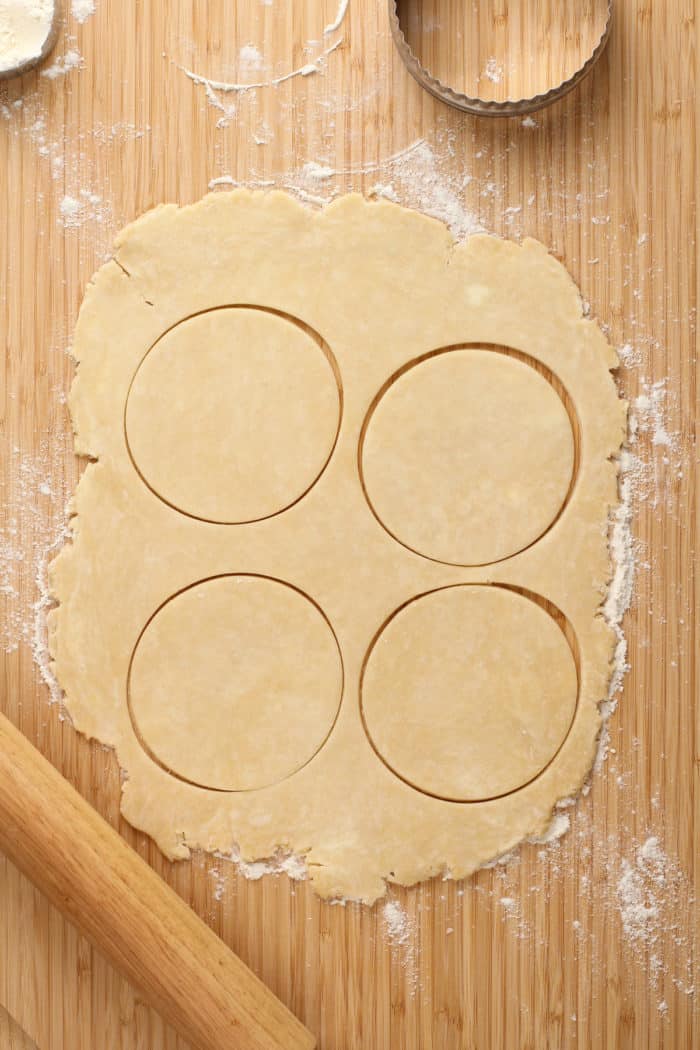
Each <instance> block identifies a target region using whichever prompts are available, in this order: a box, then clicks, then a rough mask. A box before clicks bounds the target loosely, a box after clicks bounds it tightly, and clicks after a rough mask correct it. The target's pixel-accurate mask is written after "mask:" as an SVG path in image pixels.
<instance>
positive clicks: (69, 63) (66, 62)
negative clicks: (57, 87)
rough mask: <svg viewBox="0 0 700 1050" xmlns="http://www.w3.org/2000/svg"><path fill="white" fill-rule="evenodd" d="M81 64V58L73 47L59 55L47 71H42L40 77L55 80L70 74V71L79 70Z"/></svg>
mask: <svg viewBox="0 0 700 1050" xmlns="http://www.w3.org/2000/svg"><path fill="white" fill-rule="evenodd" d="M82 64H83V56H82V55H81V54H80V52H79V51H77V50H76V49H75V48H74V47H73V48H71V49H70V50H69V51H66V53H65V55H59V57H58V58H57V59H56V61H55V62H54V63H53V65H52V66H49V67H48V69H42V71H41V75H42V77H47V78H48V79H49V80H57V79H58V77H64V76H65V75H66V73H70V71H71V69H80V67H81V66H82Z"/></svg>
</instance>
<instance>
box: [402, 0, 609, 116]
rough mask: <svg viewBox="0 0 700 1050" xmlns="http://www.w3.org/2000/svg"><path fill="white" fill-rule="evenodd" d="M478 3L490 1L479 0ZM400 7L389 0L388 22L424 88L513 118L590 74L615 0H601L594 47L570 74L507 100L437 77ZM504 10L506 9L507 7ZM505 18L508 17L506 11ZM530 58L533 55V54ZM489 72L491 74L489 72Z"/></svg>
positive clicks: (469, 107) (471, 109)
mask: <svg viewBox="0 0 700 1050" xmlns="http://www.w3.org/2000/svg"><path fill="white" fill-rule="evenodd" d="M464 2H465V3H471V2H472V0H464ZM478 2H480V3H488V2H489V0H478ZM401 6H402V4H401V0H389V21H390V23H391V31H392V34H393V37H394V42H395V44H396V46H397V48H398V51H399V54H400V55H401V58H402V59H403V61H404V63H405V64H406V67H407V68H408V71H409V72H410V73H411V75H412V76H413V77H414V78H415V79H416V80H417V81H418V83H419V84H420V85H421V86H422V87H424V88H425V89H426V90H427V91H429V92H430V94H431V95H434V96H435V97H436V98H439V99H440V100H441V101H442V102H447V103H448V105H450V106H455V107H456V108H457V109H461V110H464V111H465V112H467V113H474V114H477V115H479V116H491V117H514V116H522V115H525V114H527V113H532V112H534V111H535V110H538V109H542V108H544V107H545V106H549V105H551V103H552V102H556V101H557V100H558V99H560V98H563V97H564V95H566V94H568V93H569V91H571V90H572V89H573V88H575V87H576V85H577V84H579V83H580V82H581V81H582V80H583V79H584V77H586V76H587V75H588V74H589V73H590V71H591V70H592V69H593V66H594V65H595V64H596V62H597V61H598V59H599V58H600V56H601V55H602V53H603V51H604V50H605V46H606V44H607V42H608V37H609V36H610V30H611V28H612V19H613V7H614V0H607V3H603V2H602V0H601V16H600V20H599V21H600V31H599V32H598V31H597V27H596V32H595V33H594V34H593V38H592V42H593V46H592V50H590V51H589V52H588V53H587V54H586V55H585V57H584V58H583V61H582V62H581V63H580V64H579V65H578V66H577V67H576V68H575V70H574V71H573V73H570V74H569V75H567V76H566V77H565V78H564V79H563V80H561V81H559V82H558V83H555V84H552V85H551V86H550V85H547V86H546V87H545V89H544V90H541V91H538V93H537V94H533V95H529V96H524V97H521V98H506V99H488V98H480V97H479V95H478V94H474V95H468V94H465V93H463V92H460V91H456V90H454V89H453V88H451V87H450V86H449V85H447V84H444V83H443V82H442V81H441V80H439V79H438V78H437V77H435V76H434V75H433V74H432V73H431V72H430V71H429V70H428V69H426V68H425V66H424V65H423V64H422V63H421V61H420V60H419V58H418V57H417V55H416V54H415V52H414V51H413V49H412V48H411V46H410V44H409V42H408V40H407V38H406V35H405V33H404V29H403V27H402V24H401V16H400V8H401ZM505 10H506V12H507V8H506V9H505ZM505 17H507V14H506V16H505ZM438 31H439V30H438ZM562 43H563V41H562ZM582 57H583V56H582ZM531 58H534V56H531ZM490 61H491V62H495V59H491V60H490ZM542 64H543V65H544V64H545V63H544V62H543V63H542ZM486 75H487V76H489V74H488V73H487V74H486ZM478 79H480V78H477V80H478ZM489 79H494V77H493V76H489Z"/></svg>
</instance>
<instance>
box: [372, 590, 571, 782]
mask: <svg viewBox="0 0 700 1050" xmlns="http://www.w3.org/2000/svg"><path fill="white" fill-rule="evenodd" d="M577 695H578V672H577V667H576V662H575V659H574V656H573V654H572V650H571V647H570V646H569V643H568V641H567V639H566V637H565V635H564V632H563V630H562V628H561V627H560V626H559V624H558V623H557V622H556V621H555V620H554V619H553V617H552V616H550V614H549V613H548V612H547V611H545V609H544V608H542V607H541V606H540V605H539V604H538V602H536V601H534V600H532V599H530V598H528V597H525V596H524V595H522V594H521V593H519V592H516V591H513V590H511V589H509V588H507V587H505V586H499V585H493V586H491V585H477V584H463V585H462V584H457V585H455V586H452V587H446V588H442V589H440V590H437V591H431V592H429V593H427V594H423V595H420V596H419V597H417V598H414V599H412V600H411V601H409V602H408V603H407V604H406V605H404V606H402V607H401V608H400V609H398V610H397V611H396V612H395V613H394V614H393V615H392V616H391V617H390V618H389V620H388V621H387V622H386V623H385V624H384V626H383V627H382V628H381V630H380V631H379V633H378V634H377V635H376V636H375V639H374V641H373V643H372V645H371V647H370V650H369V652H368V654H367V657H366V658H365V666H364V670H363V675H362V682H361V709H362V718H363V723H364V726H365V731H366V733H367V735H368V737H369V740H370V743H371V744H372V746H373V748H374V750H375V751H376V753H377V754H378V755H379V757H380V758H381V759H382V761H383V762H384V763H385V765H387V766H388V767H389V769H391V770H392V772H394V773H395V774H396V775H397V776H398V777H400V778H401V779H402V780H404V781H405V782H406V783H408V784H410V785H411V786H413V787H415V788H417V789H418V790H419V791H422V792H424V793H425V794H429V795H433V796H436V797H438V798H443V799H446V800H450V801H455V802H482V801H487V800H489V799H494V798H498V797H500V796H503V795H507V794H510V793H511V792H513V791H517V790H518V789H519V788H522V787H524V786H525V785H526V784H528V783H530V781H532V780H534V779H535V777H537V776H538V775H539V774H540V773H541V772H542V770H543V769H544V768H545V767H546V766H547V765H548V764H549V763H550V762H551V761H552V759H553V758H554V757H555V755H556V754H557V752H558V751H559V749H560V748H561V746H562V744H563V742H564V740H565V739H566V736H567V734H568V732H569V729H570V728H571V724H572V721H573V718H574V714H575V710H576V703H577Z"/></svg>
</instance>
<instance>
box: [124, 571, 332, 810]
mask: <svg viewBox="0 0 700 1050" xmlns="http://www.w3.org/2000/svg"><path fill="white" fill-rule="evenodd" d="M342 691H343V665H342V659H341V656H340V650H339V648H338V643H337V640H336V637H335V634H334V632H333V629H332V628H331V626H330V624H329V622H328V620H327V619H326V617H325V615H324V614H323V612H322V611H321V609H320V608H319V607H318V606H317V605H316V604H315V603H314V602H313V601H312V600H311V599H310V598H309V597H308V596H307V595H305V594H303V593H302V592H301V591H299V590H297V589H296V588H294V587H292V586H291V585H289V584H286V583H284V582H283V581H281V580H276V579H273V578H271V577H267V576H253V575H230V576H217V577H213V578H211V579H208V580H202V581H200V582H198V583H195V584H192V585H191V586H190V587H188V588H186V589H185V590H183V591H179V592H178V593H177V594H175V595H173V596H172V597H171V598H169V599H168V600H167V601H166V602H165V603H164V604H163V605H161V606H160V608H159V609H158V610H157V611H156V612H155V613H154V615H153V616H152V617H151V619H150V620H149V622H148V623H147V625H146V627H145V628H144V630H143V631H142V633H141V635H140V637H139V639H138V641H137V643H136V647H135V649H134V652H133V655H132V658H131V665H130V668H129V678H128V703H129V712H130V715H131V720H132V724H133V726H134V729H135V731H136V733H137V736H138V738H139V741H140V742H141V745H142V746H143V747H144V749H145V750H146V751H147V753H148V754H149V755H150V756H151V758H153V759H154V760H155V761H156V762H157V763H158V764H159V765H160V766H162V767H163V768H164V769H165V770H167V771H168V772H169V773H172V774H174V775H175V776H177V777H179V778H180V779H181V780H186V781H188V782H190V783H192V784H194V785H197V786H199V787H204V788H212V789H215V790H218V791H252V790H254V789H255V788H263V787H267V786H269V785H271V784H275V783H278V782H279V781H281V780H284V779H285V778H286V777H289V776H291V775H292V774H293V773H295V772H296V771H297V770H299V769H300V768H301V767H302V766H304V765H306V764H307V763H308V762H309V761H310V760H311V759H312V758H313V756H314V755H315V754H316V753H317V752H318V751H319V750H320V748H321V747H322V746H323V744H324V743H325V741H326V739H327V737H328V735H329V734H330V732H331V729H332V728H333V725H334V724H335V719H336V717H337V714H338V711H339V708H340V701H341V697H342Z"/></svg>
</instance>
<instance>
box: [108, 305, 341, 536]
mask: <svg viewBox="0 0 700 1050" xmlns="http://www.w3.org/2000/svg"><path fill="white" fill-rule="evenodd" d="M336 375H337V371H336V368H335V362H334V360H333V358H332V355H331V353H330V351H329V350H328V348H327V347H325V345H324V344H323V341H322V340H321V339H320V337H318V338H314V337H313V335H312V334H311V333H310V331H309V329H308V328H307V327H306V326H302V325H301V324H300V323H298V322H296V321H295V320H294V319H291V318H287V317H285V316H283V315H281V314H280V313H276V312H273V311H270V310H265V309H261V308H254V309H253V308H248V307H225V308H221V309H216V310H209V311H207V312H204V313H200V314H198V315H196V316H194V317H189V318H187V319H186V320H184V321H181V322H180V323H179V324H177V325H175V326H174V327H173V328H171V329H170V330H169V331H167V332H166V333H165V334H164V335H163V336H162V337H161V338H160V339H158V340H157V341H156V343H155V344H154V345H153V346H152V347H151V349H150V350H149V352H148V353H147V354H146V356H145V358H144V359H143V361H142V362H141V364H140V365H139V368H138V370H137V372H136V375H135V376H134V379H133V382H132V384H131V388H130V390H129V396H128V399H127V404H126V411H125V420H124V424H125V432H126V439H127V444H128V447H129V452H130V455H131V458H132V461H133V463H134V466H135V467H136V469H137V471H138V472H139V474H140V475H141V477H142V479H143V480H144V481H145V483H146V484H147V485H148V487H149V488H150V489H151V490H152V491H153V492H154V493H155V494H156V495H157V496H159V497H160V499H162V500H163V501H164V502H165V503H167V504H168V505H169V506H171V507H174V508H175V509H176V510H180V511H182V512H183V513H184V514H188V515H190V516H191V517H194V518H199V519H202V520H205V521H212V522H221V523H229V524H233V523H241V522H249V521H257V520H259V519H261V518H267V517H270V516H271V515H273V514H278V513H279V512H280V511H282V510H285V509H286V508H287V507H289V506H291V504H293V503H295V502H297V500H299V499H300V498H301V497H302V496H303V495H304V494H305V493H306V492H307V491H308V489H309V488H311V486H312V485H313V484H314V482H315V481H316V480H317V479H318V477H319V475H320V474H321V473H322V471H323V469H324V467H325V465H326V463H327V462H328V459H329V457H330V454H331V452H332V450H333V446H334V444H335V440H336V437H337V434H338V427H339V423H340V392H339V384H338V381H337V379H336Z"/></svg>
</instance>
